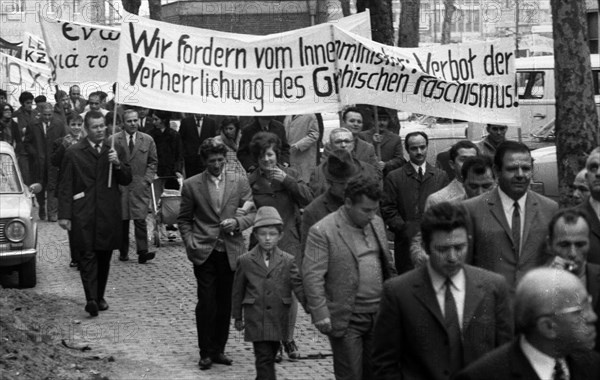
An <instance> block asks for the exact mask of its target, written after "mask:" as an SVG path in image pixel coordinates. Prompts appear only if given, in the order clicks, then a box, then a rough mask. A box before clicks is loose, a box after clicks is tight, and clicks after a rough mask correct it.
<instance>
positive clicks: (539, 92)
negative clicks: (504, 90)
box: [517, 71, 544, 99]
mask: <svg viewBox="0 0 600 380" xmlns="http://www.w3.org/2000/svg"><path fill="white" fill-rule="evenodd" d="M517 85H518V86H519V99H542V98H543V97H544V72H543V71H519V72H517Z"/></svg>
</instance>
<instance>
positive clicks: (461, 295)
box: [427, 263, 467, 330]
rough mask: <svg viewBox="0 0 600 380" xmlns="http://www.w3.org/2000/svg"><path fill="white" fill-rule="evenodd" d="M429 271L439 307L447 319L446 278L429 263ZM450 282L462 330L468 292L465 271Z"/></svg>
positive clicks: (462, 270) (453, 277)
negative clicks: (445, 307)
mask: <svg viewBox="0 0 600 380" xmlns="http://www.w3.org/2000/svg"><path fill="white" fill-rule="evenodd" d="M427 270H428V271H429V277H431V285H432V286H433V291H434V292H435V297H436V299H437V301H438V305H439V306H440V310H441V311H442V316H444V317H445V316H446V310H444V305H445V303H446V302H445V301H446V277H444V276H441V275H440V274H439V273H438V272H436V271H435V270H434V269H433V268H432V267H431V264H429V263H428V264H427ZM450 281H452V287H451V288H450V291H451V292H452V296H453V297H454V302H456V312H457V313H458V325H459V326H460V329H461V330H462V327H463V314H464V310H465V294H466V291H467V287H466V283H467V281H466V278H465V270H464V269H461V270H460V271H459V272H458V273H457V274H455V275H454V276H452V277H450Z"/></svg>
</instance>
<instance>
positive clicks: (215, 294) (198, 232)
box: [177, 138, 256, 370]
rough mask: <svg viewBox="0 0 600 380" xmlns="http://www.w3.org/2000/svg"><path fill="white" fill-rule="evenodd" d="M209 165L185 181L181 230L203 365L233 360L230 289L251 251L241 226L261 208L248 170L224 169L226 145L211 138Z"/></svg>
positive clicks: (205, 147) (204, 150)
mask: <svg viewBox="0 0 600 380" xmlns="http://www.w3.org/2000/svg"><path fill="white" fill-rule="evenodd" d="M200 154H201V156H202V158H203V159H204V162H205V163H206V170H205V171H204V172H202V173H200V174H197V175H195V176H193V177H191V178H188V179H186V180H185V182H184V183H183V189H182V192H181V206H180V211H179V217H178V219H177V221H178V224H179V231H180V232H181V237H182V239H183V242H184V244H185V249H186V252H187V256H188V259H189V260H190V261H191V262H192V264H193V265H194V275H195V276H196V281H197V282H198V303H197V305H196V328H197V331H198V347H199V350H200V361H199V362H198V365H199V367H200V369H202V370H205V369H209V368H210V367H211V366H212V364H213V363H218V364H225V365H231V362H232V360H231V359H229V358H228V357H227V356H225V345H226V344H227V339H228V337H229V318H230V316H231V291H232V284H233V275H234V272H235V269H236V261H237V259H238V257H239V256H241V255H242V254H244V253H245V252H246V246H245V245H244V237H243V236H242V231H244V230H245V229H247V228H248V227H250V226H252V222H253V221H254V216H255V215H256V212H246V211H244V209H242V207H243V206H244V203H246V202H251V201H252V191H251V190H250V186H249V184H248V179H247V178H246V176H245V175H241V176H240V174H239V173H237V172H232V171H227V170H223V168H224V167H225V162H226V158H225V157H226V155H227V148H226V147H225V145H223V144H221V143H217V142H215V141H214V140H213V139H212V138H209V139H206V140H205V141H204V142H203V143H202V145H201V146H200Z"/></svg>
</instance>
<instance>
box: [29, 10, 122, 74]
mask: <svg viewBox="0 0 600 380" xmlns="http://www.w3.org/2000/svg"><path fill="white" fill-rule="evenodd" d="M40 22H41V26H42V33H43V34H44V40H45V41H46V49H47V52H48V61H49V65H50V68H51V69H52V72H53V77H54V80H55V81H57V82H60V83H65V82H79V81H102V82H114V81H116V79H117V76H116V73H117V66H118V62H117V57H118V50H119V43H118V40H119V34H120V32H119V29H117V28H112V27H105V26H99V25H89V24H83V23H78V22H71V21H64V20H48V19H46V18H45V17H40Z"/></svg>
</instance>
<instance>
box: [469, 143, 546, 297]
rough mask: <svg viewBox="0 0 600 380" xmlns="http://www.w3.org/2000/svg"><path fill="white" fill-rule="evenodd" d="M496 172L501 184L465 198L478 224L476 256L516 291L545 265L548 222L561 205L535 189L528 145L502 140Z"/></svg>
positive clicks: (474, 226) (475, 259)
mask: <svg viewBox="0 0 600 380" xmlns="http://www.w3.org/2000/svg"><path fill="white" fill-rule="evenodd" d="M494 172H495V173H496V178H497V179H498V187H497V188H496V189H494V190H492V191H490V192H489V193H485V194H482V195H480V196H478V197H476V198H472V199H469V200H466V201H464V205H465V207H466V208H467V211H468V212H469V216H470V218H471V226H472V237H473V242H472V251H471V253H472V257H471V260H472V264H473V265H475V266H478V267H481V268H484V269H487V270H491V271H492V272H496V273H499V274H501V275H503V276H504V277H505V278H506V281H507V282H508V285H509V286H510V287H511V288H512V289H513V290H514V288H515V286H516V283H517V282H518V280H519V279H520V278H521V277H522V276H523V274H525V272H527V271H528V270H530V269H532V268H535V267H536V266H539V265H541V264H542V261H543V248H544V247H543V245H544V241H545V236H546V226H548V222H549V221H550V219H552V215H554V212H555V211H556V210H557V209H558V205H557V203H556V202H554V201H553V200H551V199H549V198H546V197H544V196H542V195H539V194H537V193H536V192H534V191H532V190H529V184H530V182H531V177H532V174H533V160H532V159H531V153H530V152H529V148H527V146H526V145H524V144H521V143H518V142H516V141H505V142H504V143H502V144H500V145H499V146H498V149H497V151H496V156H495V157H494ZM467 262H469V260H468V261H467Z"/></svg>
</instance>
